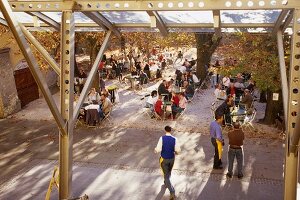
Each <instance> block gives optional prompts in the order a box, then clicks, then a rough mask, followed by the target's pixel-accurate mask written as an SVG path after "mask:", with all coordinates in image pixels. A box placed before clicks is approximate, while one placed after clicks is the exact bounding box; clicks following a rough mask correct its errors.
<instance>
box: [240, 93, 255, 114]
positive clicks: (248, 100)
mask: <svg viewBox="0 0 300 200" xmlns="http://www.w3.org/2000/svg"><path fill="white" fill-rule="evenodd" d="M252 103H253V97H252V95H251V93H250V91H249V90H248V89H245V90H244V95H243V97H242V100H241V101H240V105H245V109H246V110H249V109H250V108H251V107H252V106H253V105H252Z"/></svg>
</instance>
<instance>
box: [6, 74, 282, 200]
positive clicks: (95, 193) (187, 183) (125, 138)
mask: <svg viewBox="0 0 300 200" xmlns="http://www.w3.org/2000/svg"><path fill="white" fill-rule="evenodd" d="M170 70H171V69H170ZM157 86H158V85H157V84H156V85H154V84H149V85H148V86H147V87H145V88H143V90H142V91H130V90H127V89H126V88H127V86H124V85H122V86H121V85H120V90H119V94H120V103H118V104H117V105H116V106H115V108H114V110H113V112H112V117H113V120H112V121H111V122H109V123H107V124H105V125H102V126H100V127H97V128H86V127H83V126H79V127H78V128H76V129H75V131H74V146H73V153H74V167H73V188H72V196H74V197H78V196H82V195H84V194H87V195H88V196H89V197H90V199H93V200H123V199H124V200H144V199H146V200H148V199H149V200H152V199H153V200H158V199H168V197H169V192H168V190H166V188H165V187H164V186H163V184H162V183H163V178H162V176H161V172H160V170H159V165H158V159H159V155H157V154H155V153H154V147H155V146H156V143H157V141H158V139H159V137H160V136H161V135H162V134H164V132H163V128H164V126H165V125H170V126H172V127H173V128H174V129H175V131H174V135H175V136H176V137H178V140H179V142H180V144H181V148H182V153H181V154H180V155H178V156H177V157H176V162H175V166H174V171H173V174H172V182H173V183H174V186H175V189H176V194H177V196H178V199H182V200H193V199H200V200H201V199H225V200H227V199H228V200H232V199H251V200H252V199H257V200H260V199H261V200H269V199H270V200H276V199H282V198H283V161H284V141H283V140H282V139H281V137H280V135H279V131H278V130H276V129H274V128H272V127H268V126H264V125H260V124H255V127H256V128H257V129H258V131H256V132H247V133H246V139H245V144H244V153H245V160H244V164H245V166H244V175H245V177H244V178H243V179H242V180H239V179H237V177H236V176H235V177H234V178H233V179H230V180H228V179H226V176H225V174H226V173H227V170H226V167H227V156H226V155H227V148H228V139H227V136H226V133H225V143H226V145H225V146H224V154H223V163H224V166H225V168H224V169H223V170H212V165H213V148H212V145H211V143H210V138H209V132H208V127H209V123H210V121H211V119H212V118H211V114H210V104H211V103H212V101H213V98H214V97H213V90H212V89H206V90H202V92H201V93H200V94H198V95H197V98H196V100H195V101H194V102H193V103H190V104H189V105H188V108H187V110H186V112H185V114H184V116H183V117H182V118H181V119H179V120H175V121H170V120H169V121H168V120H167V121H155V120H154V119H150V118H149V116H147V115H145V114H144V113H143V109H142V107H143V106H144V103H145V99H143V96H144V95H145V94H147V93H149V92H150V91H151V90H152V89H153V88H155V87H157ZM54 96H55V98H56V100H58V94H56V95H54ZM255 106H256V108H257V109H258V116H257V118H258V119H259V118H262V117H263V111H264V106H265V105H264V104H260V103H256V105H255ZM0 136H1V138H0V177H1V179H0V199H5V200H16V199H18V200H25V199H30V200H32V199H44V197H45V194H46V191H47V187H48V184H49V181H50V177H51V174H52V171H53V169H54V166H56V165H57V164H58V163H57V160H58V155H59V154H58V145H59V143H58V131H57V128H56V126H55V122H54V120H53V118H52V116H51V114H50V111H49V109H48V108H47V106H46V104H45V102H44V99H42V98H41V99H38V100H36V101H34V102H32V103H30V104H29V105H28V106H27V107H26V108H25V109H23V110H22V111H21V112H19V113H17V114H15V115H13V116H11V117H10V118H8V119H4V120H0ZM57 195H58V193H57V190H56V189H55V188H54V189H53V192H52V194H51V197H52V198H51V199H57Z"/></svg>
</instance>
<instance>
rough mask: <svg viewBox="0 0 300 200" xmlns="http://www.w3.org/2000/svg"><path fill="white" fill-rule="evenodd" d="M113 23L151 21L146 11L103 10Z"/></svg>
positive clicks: (103, 13)
mask: <svg viewBox="0 0 300 200" xmlns="http://www.w3.org/2000/svg"><path fill="white" fill-rule="evenodd" d="M101 14H102V15H103V16H104V17H106V18H107V19H108V20H109V21H111V22H112V23H116V24H117V23H150V17H149V15H148V14H147V13H146V12H144V11H136V12H125V11H119V12H117V11H114V12H101Z"/></svg>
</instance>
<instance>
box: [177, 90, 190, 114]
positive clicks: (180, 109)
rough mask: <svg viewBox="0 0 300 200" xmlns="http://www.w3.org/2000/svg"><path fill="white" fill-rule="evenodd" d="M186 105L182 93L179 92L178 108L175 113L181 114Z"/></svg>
mask: <svg viewBox="0 0 300 200" xmlns="http://www.w3.org/2000/svg"><path fill="white" fill-rule="evenodd" d="M187 103H188V101H187V99H186V97H185V95H184V93H182V92H181V93H180V94H179V106H178V110H177V112H178V113H181V112H182V111H183V110H184V109H185V108H186V106H187Z"/></svg>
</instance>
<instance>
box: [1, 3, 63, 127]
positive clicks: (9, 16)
mask: <svg viewBox="0 0 300 200" xmlns="http://www.w3.org/2000/svg"><path fill="white" fill-rule="evenodd" d="M0 9H1V12H2V14H3V16H4V18H5V20H6V22H7V24H8V25H9V28H10V30H11V32H12V34H13V35H14V37H15V39H16V41H17V43H18V45H19V47H20V50H21V51H22V53H23V55H24V57H25V59H26V61H27V63H28V66H29V69H30V71H31V73H32V75H33V77H34V79H35V81H36V83H37V84H38V86H39V88H40V89H41V92H42V93H43V95H44V97H45V100H46V102H47V104H48V106H49V108H50V111H51V113H52V115H53V117H54V119H55V121H56V123H57V125H58V127H59V129H60V131H62V132H65V130H64V126H65V122H64V120H63V118H62V116H61V114H60V113H59V110H58V108H57V106H56V104H55V101H54V99H53V97H52V94H51V92H50V90H49V88H48V85H47V83H46V81H45V78H44V77H43V74H42V73H41V71H40V69H39V66H38V64H37V62H36V59H35V57H34V56H33V54H32V51H31V49H30V46H29V45H28V43H27V41H26V39H25V37H24V35H23V33H22V31H21V28H20V26H19V23H18V22H17V21H16V17H14V16H13V12H12V10H11V7H10V5H9V3H8V1H7V0H1V1H0Z"/></svg>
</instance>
